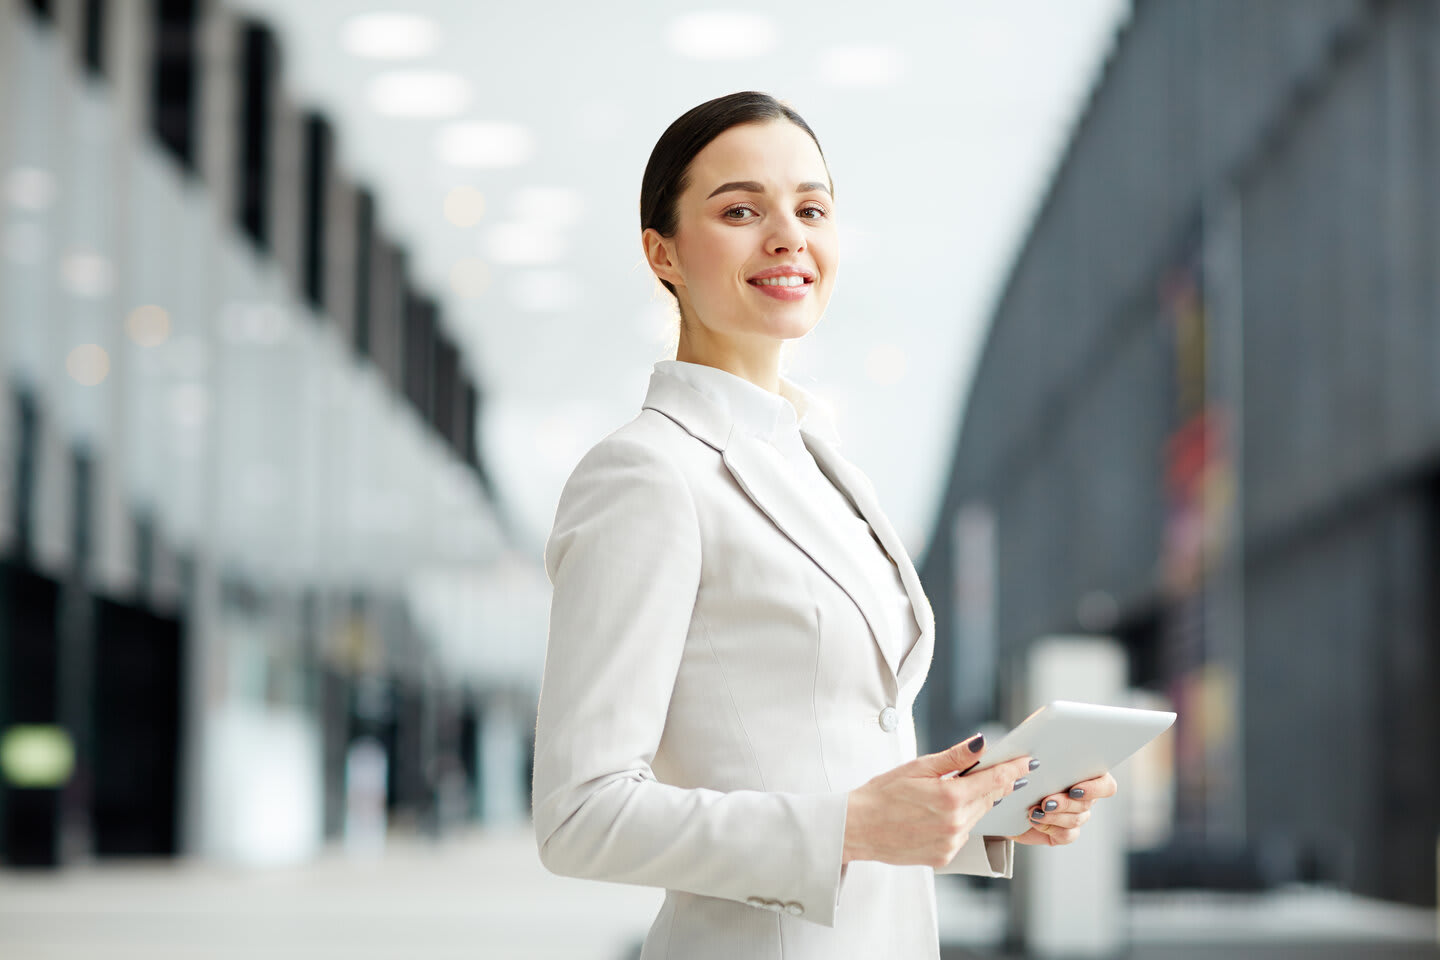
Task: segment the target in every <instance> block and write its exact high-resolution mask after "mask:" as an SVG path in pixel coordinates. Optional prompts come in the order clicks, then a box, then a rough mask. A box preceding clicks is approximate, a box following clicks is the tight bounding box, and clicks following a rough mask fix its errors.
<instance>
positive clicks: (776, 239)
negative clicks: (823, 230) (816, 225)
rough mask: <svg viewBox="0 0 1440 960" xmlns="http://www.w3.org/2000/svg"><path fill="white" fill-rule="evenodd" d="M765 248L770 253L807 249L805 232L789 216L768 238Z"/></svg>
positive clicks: (794, 251) (796, 251)
mask: <svg viewBox="0 0 1440 960" xmlns="http://www.w3.org/2000/svg"><path fill="white" fill-rule="evenodd" d="M765 248H766V250H767V251H769V252H770V253H799V252H800V251H802V250H804V249H805V233H804V231H803V230H801V228H800V224H798V223H796V222H795V221H794V220H791V219H790V218H788V217H787V218H785V219H784V220H783V221H782V222H781V223H780V225H779V226H777V227H776V228H775V229H774V231H772V232H771V234H770V236H769V237H767V238H766V240H765Z"/></svg>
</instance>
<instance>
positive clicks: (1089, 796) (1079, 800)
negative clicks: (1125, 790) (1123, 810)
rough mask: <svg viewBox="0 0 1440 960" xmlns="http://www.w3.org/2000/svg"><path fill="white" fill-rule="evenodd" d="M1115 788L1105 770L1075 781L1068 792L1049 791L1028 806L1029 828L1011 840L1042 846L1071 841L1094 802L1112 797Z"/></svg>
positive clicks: (1057, 844) (1073, 840)
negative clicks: (1077, 781)
mask: <svg viewBox="0 0 1440 960" xmlns="http://www.w3.org/2000/svg"><path fill="white" fill-rule="evenodd" d="M1116 788H1117V784H1116V783H1115V778H1114V777H1112V776H1110V774H1108V773H1106V774H1103V775H1102V776H1098V777H1096V778H1095V779H1093V780H1086V781H1084V782H1083V783H1077V784H1075V785H1074V786H1073V787H1071V788H1070V792H1069V793H1055V794H1051V795H1050V796H1048V797H1046V798H1045V799H1043V800H1041V801H1040V802H1039V803H1038V804H1037V805H1035V806H1033V807H1031V808H1030V823H1031V827H1030V829H1029V830H1027V831H1025V832H1024V833H1022V834H1021V835H1020V836H1018V837H1013V838H1012V839H1013V840H1014V841H1015V842H1016V843H1028V844H1034V845H1036V846H1042V847H1058V846H1060V845H1061V844H1066V843H1074V842H1075V838H1076V837H1078V836H1080V826H1081V825H1082V824H1083V823H1084V822H1085V821H1086V820H1089V819H1090V808H1091V807H1093V806H1094V805H1095V801H1096V800H1103V799H1104V798H1105V797H1113V796H1115V790H1116Z"/></svg>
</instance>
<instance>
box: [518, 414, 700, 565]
mask: <svg viewBox="0 0 1440 960" xmlns="http://www.w3.org/2000/svg"><path fill="white" fill-rule="evenodd" d="M677 433H678V435H677ZM686 440H688V442H689V443H691V444H697V443H698V441H696V440H694V439H693V438H689V436H688V434H685V433H684V431H683V430H680V429H679V428H678V427H677V426H676V425H675V424H674V423H673V422H672V421H670V420H669V419H668V418H667V417H664V416H663V415H661V414H658V413H655V412H654V411H652V410H644V411H642V412H641V413H640V415H639V416H637V417H636V418H635V419H634V420H631V421H630V422H629V423H627V424H625V425H624V426H622V427H620V428H618V429H616V430H614V431H612V432H611V433H609V434H608V435H606V436H605V437H604V438H602V439H601V440H600V441H599V442H597V443H596V444H595V445H594V446H592V447H590V449H589V450H587V451H586V453H585V455H584V456H582V457H581V458H580V462H579V463H577V464H576V465H575V469H574V470H572V471H571V473H570V476H569V478H568V479H567V480H566V481H565V486H564V489H563V490H562V491H561V493H560V501H559V503H558V504H557V505H556V508H555V523H554V526H553V527H552V528H551V531H550V536H549V538H548V541H547V544H546V549H545V556H546V566H547V568H549V569H550V572H551V574H552V576H553V574H554V568H555V566H556V565H557V564H558V562H559V560H560V558H561V557H563V556H564V555H565V554H566V553H568V552H569V551H571V550H572V549H573V548H574V546H575V544H576V543H577V542H597V543H600V542H603V543H608V544H610V545H611V546H610V547H608V548H607V550H606V551H605V552H606V554H607V556H608V557H609V560H610V561H612V562H613V561H614V560H616V556H615V547H614V545H615V544H620V543H626V544H636V545H641V546H643V545H644V544H647V543H648V544H651V545H652V546H653V545H658V544H667V545H669V546H670V547H671V548H672V549H679V548H680V547H681V545H682V543H683V544H684V545H685V547H684V548H685V549H689V546H688V545H689V542H690V541H691V540H695V541H697V542H698V536H699V534H698V520H697V514H696V510H695V504H694V498H693V496H692V494H691V492H690V484H689V482H688V480H687V478H686V472H685V471H684V470H683V469H682V467H681V465H680V460H682V459H683V457H684V452H683V451H684V443H685V442H686Z"/></svg>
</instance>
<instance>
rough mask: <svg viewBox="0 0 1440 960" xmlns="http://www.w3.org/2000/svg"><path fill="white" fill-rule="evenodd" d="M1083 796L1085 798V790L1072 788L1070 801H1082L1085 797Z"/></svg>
mask: <svg viewBox="0 0 1440 960" xmlns="http://www.w3.org/2000/svg"><path fill="white" fill-rule="evenodd" d="M1083 796H1085V791H1084V790H1081V789H1080V788H1079V787H1071V788H1070V799H1071V800H1079V799H1080V798H1081V797H1083Z"/></svg>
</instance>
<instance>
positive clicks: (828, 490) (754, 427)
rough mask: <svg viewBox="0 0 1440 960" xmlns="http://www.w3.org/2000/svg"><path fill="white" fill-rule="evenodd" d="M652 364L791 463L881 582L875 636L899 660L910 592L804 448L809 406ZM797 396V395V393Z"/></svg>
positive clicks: (714, 376) (680, 363) (911, 633)
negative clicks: (881, 612) (881, 608)
mask: <svg viewBox="0 0 1440 960" xmlns="http://www.w3.org/2000/svg"><path fill="white" fill-rule="evenodd" d="M655 369H656V371H658V372H661V373H666V374H669V375H671V376H675V377H679V378H680V379H681V380H684V381H685V382H686V383H687V384H689V385H690V386H691V387H694V388H695V390H697V391H699V392H700V393H701V394H704V395H705V396H706V397H707V398H709V399H710V400H712V401H714V402H715V403H717V404H719V405H720V406H721V407H722V408H723V409H724V410H726V411H727V412H728V413H729V414H730V416H731V417H732V418H733V419H734V420H735V421H736V422H737V423H739V424H740V425H741V426H742V427H744V428H745V429H746V430H748V431H750V432H751V433H753V434H755V435H757V436H759V437H762V438H764V439H766V440H768V441H769V442H770V445H771V446H773V447H774V448H775V450H776V451H777V453H778V454H779V455H780V456H782V457H783V458H784V459H785V461H786V462H787V463H789V464H790V465H791V466H792V468H793V471H794V475H795V477H796V479H798V480H799V481H800V482H801V483H803V484H805V485H806V486H807V487H808V488H809V489H810V490H811V492H812V493H813V494H814V497H815V499H816V501H817V502H819V503H820V504H821V505H822V509H824V510H826V511H827V512H829V514H830V515H831V516H832V517H834V518H835V520H836V526H837V529H839V530H841V531H842V535H843V536H844V538H845V539H846V540H848V541H849V542H850V545H851V548H852V551H853V553H854V555H855V556H857V557H859V558H861V561H862V563H863V564H864V565H865V567H866V569H867V571H868V573H869V576H870V579H871V582H872V583H875V584H878V585H883V586H882V587H881V589H880V593H881V595H883V596H888V597H890V598H891V601H892V602H891V603H889V604H887V605H886V607H885V623H884V626H883V629H882V630H881V631H880V633H881V634H882V635H881V636H880V637H879V641H880V645H881V647H882V648H883V649H884V651H885V653H886V655H887V656H888V657H889V658H890V661H891V662H892V663H899V662H900V661H901V660H903V659H904V658H905V655H906V654H907V653H909V652H910V648H911V647H912V646H913V645H914V644H915V641H916V640H917V639H919V637H920V625H919V623H918V622H917V621H916V619H915V611H914V609H913V608H912V607H911V606H910V595H909V594H907V593H906V592H905V584H904V583H903V582H902V581H901V579H900V570H899V568H898V567H897V566H896V565H895V561H894V560H893V559H891V557H890V554H889V553H888V552H887V551H886V550H885V548H884V546H882V545H881V543H880V540H879V538H877V537H876V536H875V531H873V530H871V529H870V524H869V523H867V522H866V521H865V518H864V517H862V516H861V515H860V512H859V511H858V510H856V509H855V505H854V504H852V503H851V502H850V500H849V498H848V497H846V496H845V495H844V494H843V493H841V492H840V490H839V489H838V488H836V486H835V485H834V484H833V483H831V482H830V478H829V477H827V476H825V474H824V473H823V472H822V471H821V470H820V467H819V466H818V465H817V464H816V463H815V458H814V457H813V456H812V455H811V454H810V451H809V450H808V449H807V448H806V446H805V441H804V439H803V438H802V437H801V436H800V424H801V423H803V422H805V417H806V414H807V413H808V412H809V411H806V410H800V411H797V410H796V407H795V405H794V404H793V403H792V402H791V400H790V399H788V398H787V397H786V396H782V395H780V394H775V393H771V392H770V391H769V390H766V389H765V388H764V387H761V386H757V385H756V384H753V383H751V382H750V381H749V380H746V379H745V378H744V377H739V376H736V375H735V374H733V373H730V372H729V371H728V370H721V369H720V368H719V367H708V366H705V365H704V364H700V363H690V362H688V361H685V360H660V361H658V362H657V363H656V364H655ZM797 399H801V398H799V397H798V396H797Z"/></svg>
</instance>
